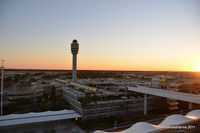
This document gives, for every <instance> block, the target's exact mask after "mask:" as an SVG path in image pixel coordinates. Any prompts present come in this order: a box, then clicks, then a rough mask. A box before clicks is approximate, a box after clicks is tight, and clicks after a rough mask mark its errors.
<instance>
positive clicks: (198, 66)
mask: <svg viewBox="0 0 200 133" xmlns="http://www.w3.org/2000/svg"><path fill="white" fill-rule="evenodd" d="M196 71H197V72H200V64H199V65H197V68H196Z"/></svg>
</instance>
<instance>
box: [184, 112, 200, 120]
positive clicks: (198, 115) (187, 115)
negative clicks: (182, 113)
mask: <svg viewBox="0 0 200 133" xmlns="http://www.w3.org/2000/svg"><path fill="white" fill-rule="evenodd" d="M190 116H193V117H196V118H197V119H200V110H193V111H190V112H189V113H187V114H186V117H190Z"/></svg>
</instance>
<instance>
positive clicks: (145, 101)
mask: <svg viewBox="0 0 200 133" xmlns="http://www.w3.org/2000/svg"><path fill="white" fill-rule="evenodd" d="M144 115H147V94H144Z"/></svg>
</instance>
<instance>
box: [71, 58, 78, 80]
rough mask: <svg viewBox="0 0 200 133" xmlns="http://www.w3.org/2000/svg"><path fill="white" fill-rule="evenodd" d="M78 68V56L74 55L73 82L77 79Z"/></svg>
mask: <svg viewBox="0 0 200 133" xmlns="http://www.w3.org/2000/svg"><path fill="white" fill-rule="evenodd" d="M76 67H77V54H73V63H72V79H73V80H76V79H77V72H76Z"/></svg>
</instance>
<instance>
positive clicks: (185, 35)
mask: <svg viewBox="0 0 200 133" xmlns="http://www.w3.org/2000/svg"><path fill="white" fill-rule="evenodd" d="M199 7H200V1H197V0H190V1H187V0H175V1H173V0H169V1H160V0H150V1H145V0H142V1H139V0H135V1H130V0H125V1H123V2H122V1H116V0H110V1H106V0H102V1H91V0H86V1H84V2H83V1H81V0H77V1H63V0H61V1H59V2H56V1H53V0H44V1H34V0H30V1H26V0H18V1H11V0H3V1H0V20H1V21H0V29H1V31H0V57H1V58H2V59H5V60H6V61H5V68H10V69H55V70H71V66H72V54H71V51H70V44H71V42H72V40H73V39H77V41H78V43H79V46H80V51H79V53H78V55H77V62H78V65H77V69H78V70H108V71H184V72H200V52H199V49H200V45H199V44H200V8H199ZM0 60H1V59H0ZM0 65H1V64H0Z"/></svg>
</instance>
